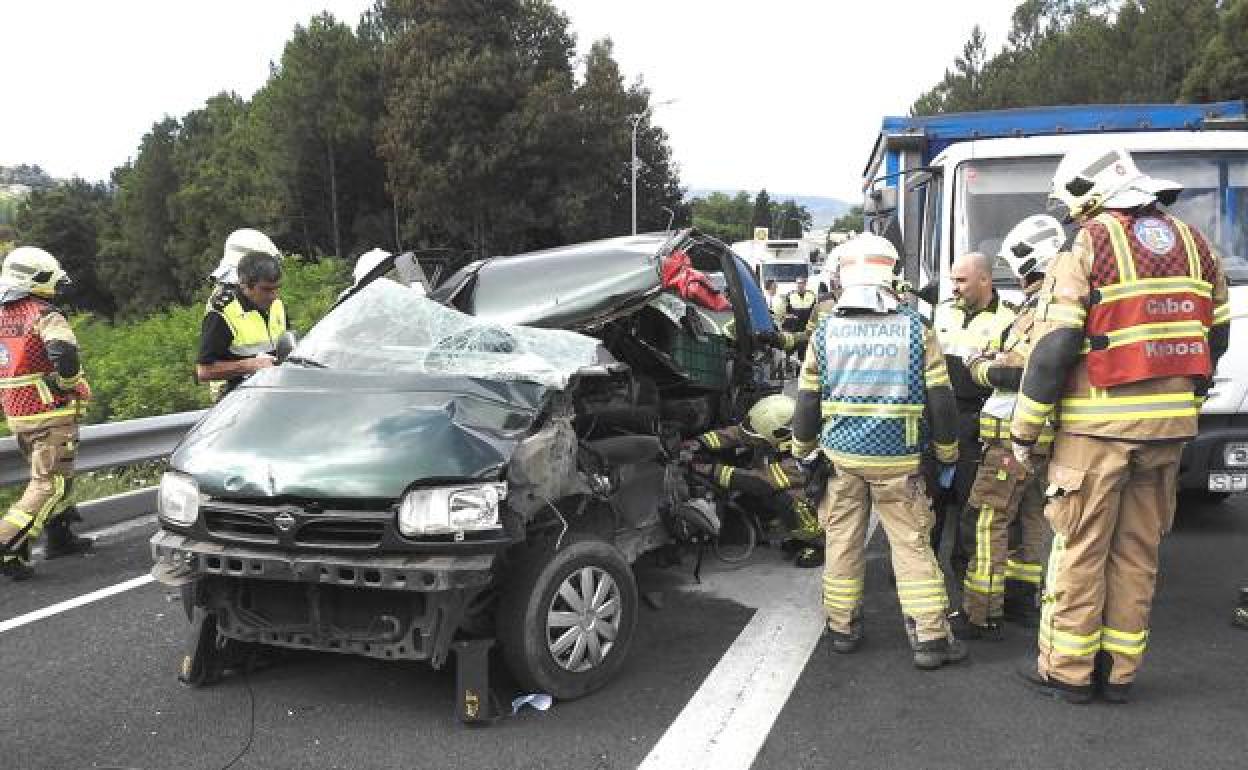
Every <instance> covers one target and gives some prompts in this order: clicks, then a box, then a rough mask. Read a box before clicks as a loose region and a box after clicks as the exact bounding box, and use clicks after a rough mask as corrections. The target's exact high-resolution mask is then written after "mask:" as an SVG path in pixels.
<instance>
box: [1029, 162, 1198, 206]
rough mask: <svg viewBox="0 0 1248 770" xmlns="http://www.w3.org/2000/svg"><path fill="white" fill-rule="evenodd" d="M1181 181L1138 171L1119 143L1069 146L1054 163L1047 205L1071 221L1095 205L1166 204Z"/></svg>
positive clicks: (1175, 194)
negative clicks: (1071, 148) (1055, 169)
mask: <svg viewBox="0 0 1248 770" xmlns="http://www.w3.org/2000/svg"><path fill="white" fill-rule="evenodd" d="M1182 189H1183V185H1181V184H1179V183H1178V182H1172V181H1170V180H1168V179H1154V178H1153V177H1151V176H1149V175H1147V174H1145V173H1144V172H1142V171H1140V169H1139V168H1138V167H1136V165H1135V161H1134V160H1132V159H1131V155H1130V153H1128V152H1127V151H1126V150H1124V149H1122V148H1120V147H1112V148H1108V149H1106V148H1105V147H1100V148H1095V147H1084V148H1080V149H1077V150H1071V151H1070V152H1068V153H1066V156H1065V157H1064V158H1062V162H1061V163H1058V164H1057V171H1056V172H1054V174H1053V185H1052V188H1051V190H1050V191H1049V208H1050V210H1052V211H1054V212H1055V213H1061V214H1062V215H1063V216H1061V217H1060V218H1061V219H1064V220H1066V221H1070V220H1071V219H1078V218H1084V217H1089V216H1092V215H1093V214H1094V213H1095V212H1096V211H1097V210H1098V209H1102V208H1107V209H1134V208H1138V207H1140V206H1147V205H1148V204H1150V203H1153V202H1154V201H1161V202H1162V203H1164V204H1166V205H1169V204H1171V203H1173V202H1174V200H1175V198H1177V197H1178V194H1179V192H1180V191H1181V190H1182Z"/></svg>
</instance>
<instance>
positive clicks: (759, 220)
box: [750, 188, 772, 230]
mask: <svg viewBox="0 0 1248 770" xmlns="http://www.w3.org/2000/svg"><path fill="white" fill-rule="evenodd" d="M771 214H772V211H771V196H770V195H768V194H767V189H766V188H763V189H762V190H759V191H758V195H755V196H754V213H753V215H751V216H750V227H766V228H768V229H769V230H770V229H771V224H772V223H771Z"/></svg>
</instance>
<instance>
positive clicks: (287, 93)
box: [254, 13, 393, 256]
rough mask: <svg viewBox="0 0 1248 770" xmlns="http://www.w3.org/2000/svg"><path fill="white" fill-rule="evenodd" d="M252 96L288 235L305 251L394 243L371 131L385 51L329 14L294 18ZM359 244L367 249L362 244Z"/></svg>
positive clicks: (377, 107) (335, 250)
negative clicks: (297, 21) (277, 59)
mask: <svg viewBox="0 0 1248 770" xmlns="http://www.w3.org/2000/svg"><path fill="white" fill-rule="evenodd" d="M254 101H255V105H256V112H257V119H258V121H259V122H260V124H261V125H262V126H263V131H262V132H261V136H262V137H263V139H264V140H265V141H264V143H265V145H266V150H267V155H266V157H267V159H268V160H269V161H270V162H271V163H272V167H273V171H274V173H275V176H276V177H277V178H278V179H280V180H282V182H283V187H284V190H283V193H284V194H283V196H282V197H283V200H284V202H285V207H286V211H285V215H286V217H287V218H288V226H287V228H286V229H287V231H288V232H289V235H290V236H292V237H294V238H296V239H297V240H298V242H300V243H301V245H302V248H303V251H304V252H305V253H308V254H323V253H330V254H335V255H338V256H345V255H346V254H348V253H349V252H350V251H352V250H355V246H356V240H357V237H358V238H361V239H364V240H365V241H369V242H366V243H365V244H364V247H365V248H367V247H369V246H372V245H376V243H377V242H378V240H379V239H380V241H381V242H382V243H386V244H389V243H391V242H392V240H393V239H392V238H391V237H388V234H389V232H392V228H391V227H389V225H390V222H388V221H387V219H388V212H389V211H390V210H391V206H390V203H389V201H388V200H387V197H386V193H385V187H384V183H385V177H384V167H383V165H382V163H381V161H380V159H379V158H378V156H377V153H376V147H375V144H374V136H375V134H376V130H377V123H378V120H379V119H380V116H381V112H382V108H383V101H382V91H381V52H380V48H379V47H378V46H377V45H375V44H374V42H373V41H372V40H369V39H363V38H361V37H359V36H357V35H356V34H355V33H354V32H353V31H352V30H351V28H350V27H348V26H347V25H345V24H342V23H340V22H338V21H337V20H335V19H334V17H333V16H332V15H331V14H329V13H323V14H321V15H319V16H315V17H313V18H312V20H311V21H310V22H309V23H308V24H307V26H303V25H297V26H296V27H295V31H294V34H293V36H292V37H291V39H290V40H289V41H288V42H287V43H286V47H285V49H284V51H283V52H282V59H281V63H280V65H278V66H277V67H275V68H274V71H273V74H272V76H271V77H270V79H269V82H268V83H267V84H266V85H265V87H264V89H263V90H262V93H260V94H257V97H256V99H255V100H254ZM358 250H360V251H362V250H364V248H360V249H358Z"/></svg>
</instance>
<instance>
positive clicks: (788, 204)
mask: <svg viewBox="0 0 1248 770" xmlns="http://www.w3.org/2000/svg"><path fill="white" fill-rule="evenodd" d="M771 207H772V213H771V221H772V222H775V223H776V232H774V233H772V236H771V237H773V238H801V237H802V233H803V232H805V231H807V230H809V229H810V228H811V226H812V225H813V223H814V220H813V218H812V217H811V216H810V212H809V211H807V210H806V207H805V206H800V205H798V204H797V203H795V202H794V201H792V200H786V201H785V202H783V203H773V204H772V205H771Z"/></svg>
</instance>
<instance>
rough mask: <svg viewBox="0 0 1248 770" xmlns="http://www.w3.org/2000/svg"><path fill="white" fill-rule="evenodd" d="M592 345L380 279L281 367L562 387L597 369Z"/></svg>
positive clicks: (572, 334)
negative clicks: (487, 318)
mask: <svg viewBox="0 0 1248 770" xmlns="http://www.w3.org/2000/svg"><path fill="white" fill-rule="evenodd" d="M605 356H606V354H605V352H604V353H602V354H601V357H600V353H599V342H598V340H596V339H594V338H592V337H586V336H585V335H583V334H576V333H575V332H567V331H559V330H552V329H532V328H528V327H524V326H512V325H508V324H499V323H488V322H484V321H482V320H480V319H478V318H473V317H472V316H469V315H465V314H463V313H461V312H459V311H457V310H455V309H453V308H449V307H446V306H445V305H442V304H439V303H437V302H435V301H433V300H431V299H428V298H426V297H423V296H421V295H420V294H419V293H418V292H416V291H413V290H412V289H410V288H408V287H405V286H402V285H400V284H398V283H396V282H394V281H392V280H390V279H389V278H380V279H378V280H375V281H373V282H372V283H371V284H369V285H368V286H366V287H364V288H363V289H361V290H360V291H359V292H358V293H357V294H355V295H354V296H353V297H351V298H350V299H348V300H347V301H345V302H343V303H342V304H341V305H339V306H338V307H336V308H334V309H333V311H331V312H330V313H329V315H327V316H325V318H323V319H321V321H320V322H319V323H317V325H316V326H314V327H313V328H312V330H311V331H310V332H308V336H307V337H305V338H304V339H303V340H302V341H301V342H300V343H299V345H298V346H297V347H296V348H295V350H294V352H293V353H291V355H290V357H289V358H288V359H287V361H288V362H289V363H291V364H294V365H296V366H309V367H316V368H329V369H347V370H353V371H363V372H377V373H383V372H384V373H391V374H392V373H395V372H415V373H427V374H437V375H450V376H461V377H479V378H483V379H493V380H525V381H529V382H536V383H539V384H542V385H547V386H550V387H559V388H562V387H566V385H567V383H568V379H569V378H570V377H571V376H572V375H573V374H574V373H575V372H576V371H577V369H580V368H581V367H583V366H590V365H593V364H595V363H600V362H602V360H603V357H605Z"/></svg>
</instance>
